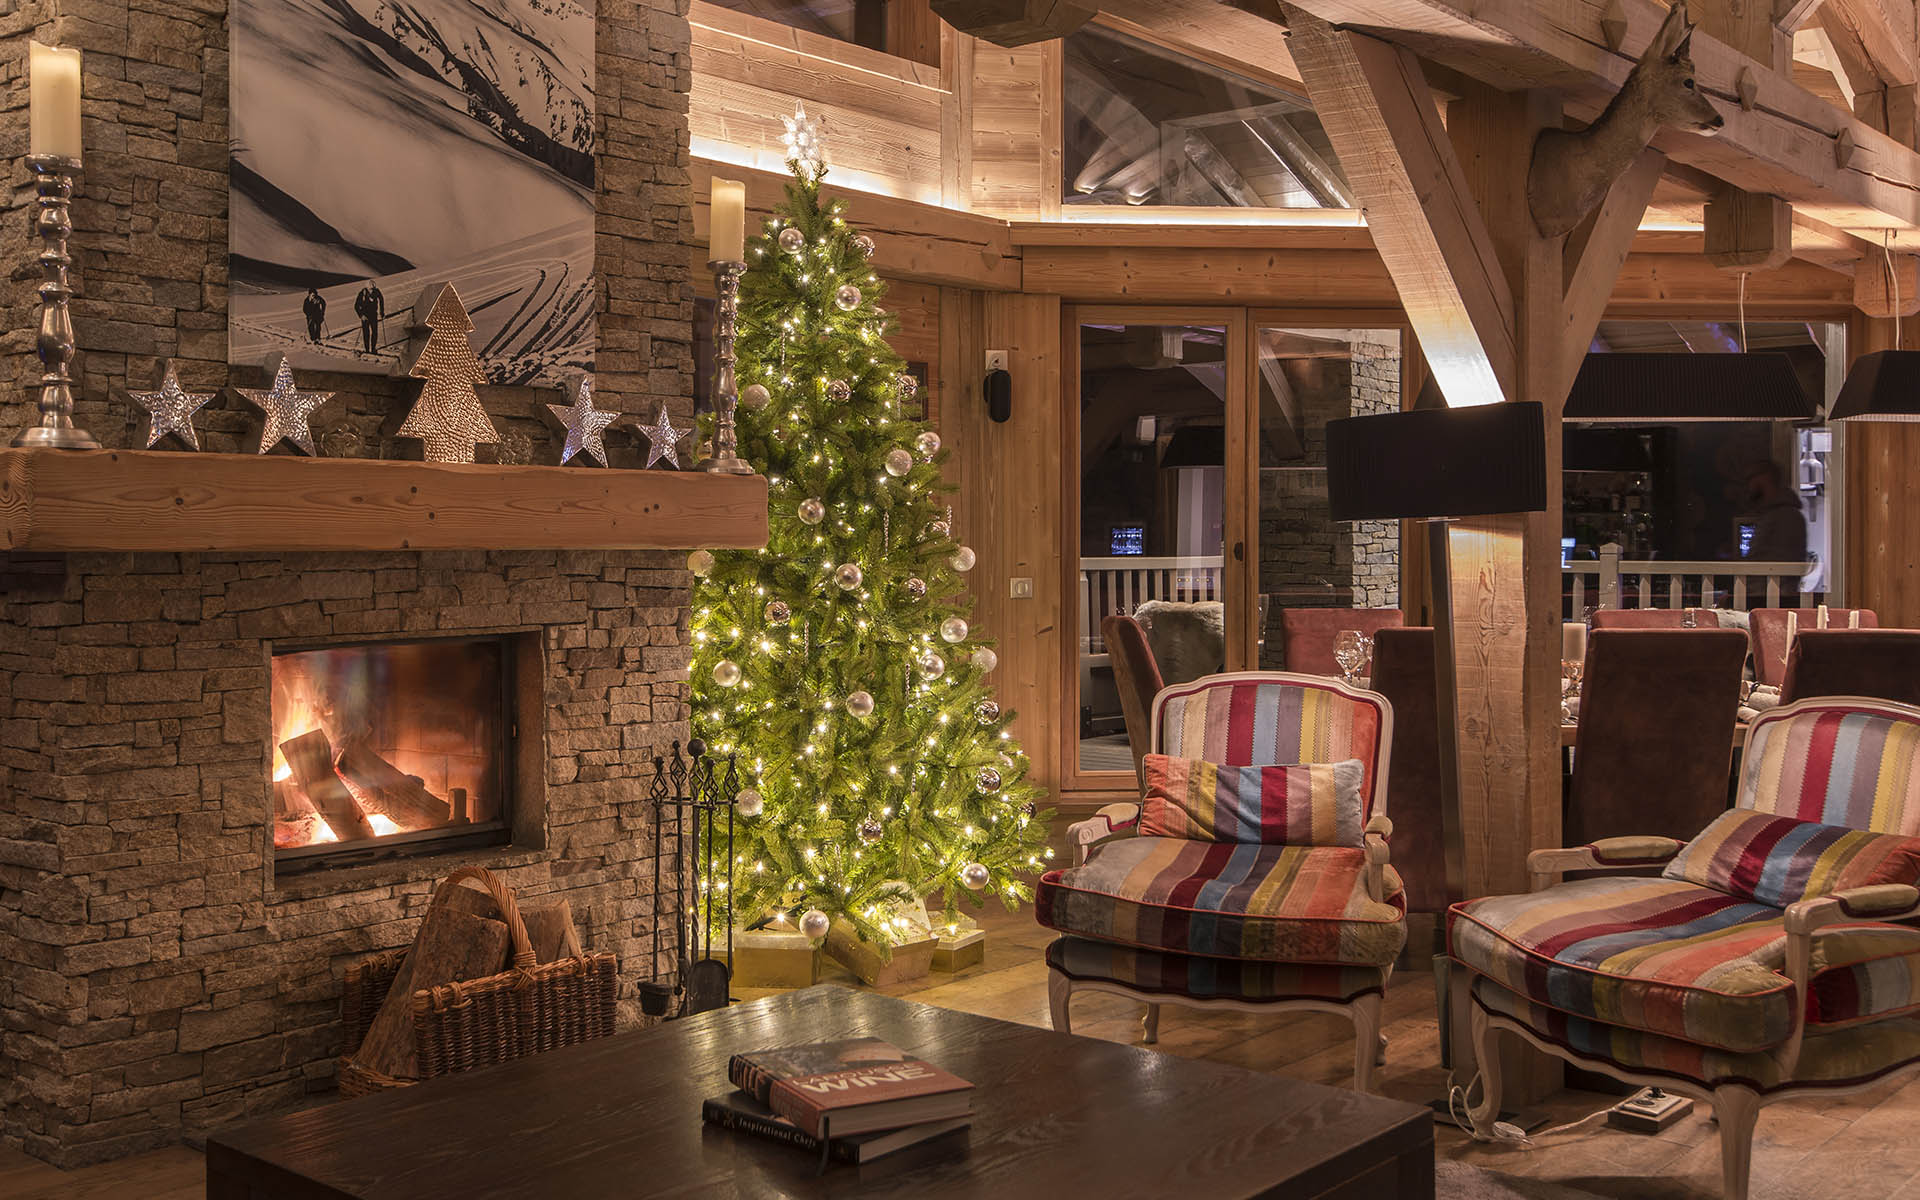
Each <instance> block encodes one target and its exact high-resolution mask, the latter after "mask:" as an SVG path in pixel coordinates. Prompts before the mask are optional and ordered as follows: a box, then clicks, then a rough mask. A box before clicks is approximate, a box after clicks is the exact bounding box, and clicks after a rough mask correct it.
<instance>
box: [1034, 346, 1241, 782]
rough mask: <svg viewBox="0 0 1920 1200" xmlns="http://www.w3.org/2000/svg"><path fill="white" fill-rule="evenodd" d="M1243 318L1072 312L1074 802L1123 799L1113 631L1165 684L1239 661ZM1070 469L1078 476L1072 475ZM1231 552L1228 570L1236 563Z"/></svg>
mask: <svg viewBox="0 0 1920 1200" xmlns="http://www.w3.org/2000/svg"><path fill="white" fill-rule="evenodd" d="M1243 329H1244V318H1243V317H1242V316H1241V314H1239V313H1238V312H1237V311H1236V312H1231V313H1215V312H1211V311H1198V310H1195V311H1183V310H1177V309H1176V310H1159V311H1153V312H1149V311H1145V310H1124V309H1113V310H1095V309H1082V310H1080V311H1079V312H1078V313H1076V314H1075V315H1074V316H1073V317H1071V318H1070V319H1069V349H1070V352H1072V353H1073V355H1074V357H1075V359H1076V360H1077V361H1076V362H1075V363H1074V364H1072V368H1073V369H1071V370H1070V372H1069V378H1070V379H1071V380H1073V381H1074V382H1076V383H1077V385H1078V398H1079V403H1078V406H1077V414H1078V421H1077V425H1078V429H1077V435H1078V436H1077V437H1076V438H1075V439H1073V443H1074V447H1075V450H1076V452H1077V463H1075V464H1070V466H1069V470H1068V475H1069V478H1070V479H1073V480H1075V481H1077V487H1075V488H1074V489H1073V493H1072V495H1071V496H1070V498H1069V504H1068V510H1069V518H1070V522H1071V527H1070V528H1069V530H1068V544H1069V546H1070V548H1071V549H1070V553H1071V552H1074V551H1077V555H1078V561H1077V564H1076V565H1075V570H1074V572H1073V578H1072V586H1071V587H1070V588H1069V590H1068V595H1069V596H1070V597H1072V601H1071V611H1070V615H1069V618H1068V619H1069V620H1071V621H1073V622H1074V625H1075V627H1074V637H1073V638H1072V640H1071V649H1072V653H1073V659H1072V662H1071V663H1070V664H1069V666H1068V669H1069V673H1070V680H1069V688H1068V695H1069V696H1072V697H1073V698H1074V701H1075V703H1074V706H1073V712H1072V716H1073V718H1074V719H1073V720H1072V721H1070V722H1069V724H1070V726H1072V728H1071V729H1070V733H1071V737H1070V739H1069V741H1070V744H1069V745H1068V746H1067V747H1066V749H1067V751H1068V753H1067V755H1066V761H1067V762H1068V763H1070V764H1072V768H1073V770H1072V772H1071V775H1075V776H1079V777H1080V778H1079V779H1078V781H1077V782H1078V785H1079V786H1080V787H1082V788H1100V787H1111V788H1113V789H1115V790H1124V791H1131V790H1132V789H1133V756H1132V752H1131V750H1130V748H1129V744H1128V740H1127V728H1126V722H1125V719H1124V717H1123V716H1122V713H1121V704H1120V693H1119V691H1118V688H1117V686H1116V683H1115V679H1114V673H1113V666H1112V659H1111V657H1110V655H1109V652H1108V647H1107V645H1106V641H1105V639H1104V637H1103V636H1102V633H1101V622H1102V621H1103V620H1104V619H1106V618H1107V617H1110V616H1129V617H1133V618H1134V619H1136V620H1138V621H1139V622H1140V623H1141V625H1142V627H1143V628H1144V629H1145V631H1146V634H1147V640H1148V644H1149V645H1150V646H1151V647H1152V648H1153V650H1154V655H1155V658H1156V660H1157V661H1158V663H1159V666H1160V669H1161V673H1162V676H1163V678H1164V679H1165V682H1167V683H1168V684H1173V683H1178V682H1182V681H1184V680H1188V679H1194V678H1198V677H1199V676H1201V675H1208V674H1212V673H1214V672H1217V671H1220V670H1223V669H1232V668H1234V667H1238V666H1241V665H1245V664H1246V662H1247V658H1248V656H1247V653H1246V645H1247V639H1248V637H1249V634H1250V628H1251V625H1250V622H1249V621H1248V619H1247V615H1246V613H1245V612H1244V611H1242V607H1241V606H1240V605H1238V604H1236V603H1234V602H1233V597H1234V596H1235V595H1236V594H1237V593H1238V592H1240V591H1242V590H1244V580H1245V579H1246V571H1245V560H1246V550H1245V543H1246V537H1247V534H1246V531H1245V515H1244V514H1245V511H1246V508H1245V506H1244V505H1243V504H1240V503H1238V502H1237V500H1236V497H1237V496H1241V495H1244V493H1245V491H1246V482H1245V471H1244V470H1243V468H1242V466H1241V465H1240V464H1239V463H1238V462H1236V461H1235V460H1236V458H1237V456H1239V455H1240V454H1241V453H1242V448H1243V446H1244V444H1245V439H1244V437H1243V436H1241V432H1240V431H1241V430H1242V429H1243V428H1244V425H1243V423H1242V421H1243V419H1242V416H1241V414H1242V412H1243V409H1244V404H1243V402H1242V401H1241V399H1240V397H1241V396H1242V395H1243V394H1244V383H1243V380H1244V378H1245V362H1246V359H1245V353H1244V348H1243V346H1242V342H1243V338H1242V331H1243ZM1076 466H1077V469H1075V468H1076ZM1236 548H1237V549H1238V551H1239V557H1238V558H1237V559H1236V557H1235V554H1234V550H1235V549H1236Z"/></svg>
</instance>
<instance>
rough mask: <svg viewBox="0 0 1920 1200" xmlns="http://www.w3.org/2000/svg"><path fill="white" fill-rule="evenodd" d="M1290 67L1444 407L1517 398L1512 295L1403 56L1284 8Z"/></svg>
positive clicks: (1415, 64)
mask: <svg viewBox="0 0 1920 1200" xmlns="http://www.w3.org/2000/svg"><path fill="white" fill-rule="evenodd" d="M1288 17H1289V20H1290V23H1291V25H1292V27H1293V55H1294V62H1295V63H1296V65H1298V66H1299V68H1300V72H1301V75H1302V77H1303V78H1304V80H1305V82H1306V84H1307V90H1308V92H1309V93H1310V94H1311V95H1312V97H1313V103H1314V109H1315V111H1316V112H1317V113H1318V114H1319V117H1320V123H1321V125H1322V126H1324V127H1325V128H1326V131H1327V136H1328V137H1329V138H1330V139H1331V140H1332V141H1333V144H1334V147H1335V153H1336V154H1337V155H1338V156H1339V158H1340V165H1341V166H1342V167H1343V168H1344V169H1345V171H1346V175H1347V183H1348V185H1349V186H1350V187H1351V188H1352V191H1353V194H1354V196H1355V197H1356V198H1357V199H1358V200H1359V201H1360V204H1361V206H1362V207H1363V208H1364V209H1365V210H1366V212H1367V217H1368V225H1369V228H1370V230H1371V232H1372V234H1373V240H1374V244H1375V246H1376V247H1377V248H1378V249H1379V252H1380V257H1381V258H1382V259H1383V260H1384V261H1385V263H1386V266H1387V270H1388V271H1389V272H1390V273H1391V274H1392V276H1393V280H1394V283H1395V286H1396V287H1397V288H1398V290H1399V293H1400V302H1401V305H1402V307H1404V308H1405V310H1406V313H1407V320H1408V323H1409V324H1411V325H1412V326H1413V330H1414V333H1415V334H1416V335H1417V336H1418V337H1419V339H1420V345H1421V347H1422V349H1423V350H1424V351H1425V352H1426V357H1427V362H1428V364H1429V365H1430V366H1431V368H1432V370H1433V374H1434V377H1435V378H1436V379H1437V380H1438V381H1439V384H1440V390H1441V392H1442V394H1444V395H1445V396H1446V397H1447V400H1448V402H1449V403H1451V404H1455V405H1462V404H1488V403H1494V402H1496V401H1499V400H1503V399H1510V398H1514V397H1516V396H1517V394H1518V386H1519V380H1518V371H1519V353H1518V348H1517V346H1516V344H1515V341H1514V330H1515V327H1516V326H1515V310H1514V301H1513V293H1512V290H1511V288H1510V285H1509V284H1508V281H1507V278H1506V275H1505V273H1504V272H1503V270H1502V267H1501V264H1500V260H1499V258H1498V256H1497V253H1496V251H1495V248H1494V244H1493V239H1492V237H1491V236H1490V235H1489V233H1488V231H1487V227H1486V223H1485V222H1484V220H1483V219H1482V218H1481V215H1480V210H1479V207H1478V205H1476V204H1475V203H1474V200H1473V193H1472V191H1471V189H1470V188H1469V187H1468V184H1467V179H1466V175H1465V172H1464V170H1463V169H1462V167H1461V164H1460V160H1459V158H1458V157H1457V156H1456V155H1455V153H1454V150H1453V145H1452V143H1451V142H1450V141H1449V140H1448V137H1447V130H1446V127H1445V126H1444V125H1443V124H1442V123H1441V120H1440V111H1439V108H1438V107H1437V106H1436V105H1435V103H1434V100H1433V95H1432V93H1431V92H1429V91H1428V89H1427V84H1426V80H1425V79H1424V78H1423V77H1422V76H1421V73H1420V63H1419V60H1417V59H1416V58H1415V57H1414V56H1413V54H1412V53H1411V52H1409V51H1408V50H1406V49H1404V48H1402V47H1398V46H1394V45H1392V44H1391V43H1388V42H1383V41H1380V40H1379V39H1377V38H1373V37H1369V36H1367V35H1365V34H1362V33H1355V32H1353V31H1351V30H1344V29H1336V28H1334V27H1333V26H1332V25H1330V24H1328V23H1327V22H1325V21H1322V20H1319V19H1317V18H1315V17H1313V16H1311V15H1309V14H1306V13H1304V12H1301V11H1299V10H1297V9H1294V10H1289V11H1288Z"/></svg>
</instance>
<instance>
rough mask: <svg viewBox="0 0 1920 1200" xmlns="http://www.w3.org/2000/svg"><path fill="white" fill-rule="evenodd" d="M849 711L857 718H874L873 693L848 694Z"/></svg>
mask: <svg viewBox="0 0 1920 1200" xmlns="http://www.w3.org/2000/svg"><path fill="white" fill-rule="evenodd" d="M847 711H848V712H850V713H852V714H853V715H854V716H856V717H870V716H872V715H873V693H871V692H849V693H847Z"/></svg>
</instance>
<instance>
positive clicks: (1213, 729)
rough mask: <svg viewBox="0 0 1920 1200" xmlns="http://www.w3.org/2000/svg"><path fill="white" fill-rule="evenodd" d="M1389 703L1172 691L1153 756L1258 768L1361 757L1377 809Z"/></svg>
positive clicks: (1231, 686) (1244, 683) (1245, 683)
mask: <svg viewBox="0 0 1920 1200" xmlns="http://www.w3.org/2000/svg"><path fill="white" fill-rule="evenodd" d="M1384 704H1385V701H1384V700H1356V699H1354V698H1353V697H1351V696H1347V695H1344V694H1342V693H1341V692H1338V691H1336V690H1334V688H1333V687H1332V686H1331V684H1313V683H1305V682H1300V681H1296V680H1272V681H1268V680H1249V679H1240V680H1232V681H1229V682H1224V683H1208V682H1206V681H1205V680H1198V681H1195V682H1194V683H1192V684H1183V685H1179V686H1176V687H1173V688H1169V689H1168V690H1167V691H1165V692H1162V693H1161V694H1160V697H1159V698H1158V699H1157V700H1156V701H1155V713H1156V715H1157V717H1158V721H1159V723H1158V725H1157V726H1156V728H1157V729H1158V730H1159V732H1160V736H1159V744H1158V745H1156V746H1154V747H1153V749H1154V750H1156V751H1158V752H1159V753H1161V754H1166V755H1169V756H1171V757H1173V758H1201V759H1205V760H1206V761H1208V762H1216V763H1234V764H1237V765H1241V766H1255V767H1262V766H1271V765H1275V764H1284V763H1330V762H1343V761H1345V760H1346V759H1349V758H1357V759H1359V760H1360V762H1361V764H1362V765H1363V766H1364V767H1365V770H1366V778H1365V779H1364V780H1362V782H1361V787H1360V794H1361V795H1362V796H1363V797H1365V798H1366V801H1367V803H1368V804H1369V805H1371V804H1372V802H1373V779H1374V773H1375V771H1376V770H1377V769H1378V768H1379V763H1380V752H1381V750H1382V749H1383V747H1382V746H1381V744H1380V724H1381V716H1382V712H1383V707H1382V706H1383V705H1384ZM1368 815H1371V812H1369V814H1368Z"/></svg>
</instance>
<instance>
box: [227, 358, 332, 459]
mask: <svg viewBox="0 0 1920 1200" xmlns="http://www.w3.org/2000/svg"><path fill="white" fill-rule="evenodd" d="M268 362H269V366H270V367H271V369H272V371H273V386H272V387H271V388H266V389H264V390H263V389H260V388H235V389H233V390H234V391H236V392H239V393H240V396H241V398H242V399H244V400H245V401H246V402H247V403H248V404H251V405H253V406H254V407H255V408H257V409H259V410H260V411H261V412H263V413H265V414H266V417H267V419H266V422H265V424H264V425H263V426H262V427H261V430H260V450H259V453H261V454H265V453H266V452H267V451H269V450H271V449H273V448H274V446H275V445H277V444H278V443H279V442H280V441H282V440H283V439H284V440H285V441H288V442H291V443H293V444H294V445H295V446H297V447H298V448H299V449H300V450H302V451H304V452H305V453H307V454H312V453H314V449H313V429H312V428H311V427H310V426H309V425H308V423H307V422H308V420H309V419H310V418H311V417H312V416H313V413H314V410H315V409H317V408H319V407H320V406H321V405H323V404H325V403H326V402H327V401H329V400H331V399H333V393H332V392H303V391H301V390H300V389H299V388H297V387H295V386H294V382H293V368H292V367H291V366H289V365H288V363H287V359H286V356H285V355H276V356H274V358H273V359H270V360H268Z"/></svg>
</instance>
